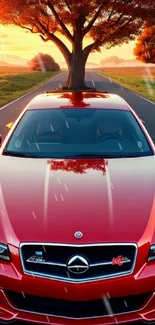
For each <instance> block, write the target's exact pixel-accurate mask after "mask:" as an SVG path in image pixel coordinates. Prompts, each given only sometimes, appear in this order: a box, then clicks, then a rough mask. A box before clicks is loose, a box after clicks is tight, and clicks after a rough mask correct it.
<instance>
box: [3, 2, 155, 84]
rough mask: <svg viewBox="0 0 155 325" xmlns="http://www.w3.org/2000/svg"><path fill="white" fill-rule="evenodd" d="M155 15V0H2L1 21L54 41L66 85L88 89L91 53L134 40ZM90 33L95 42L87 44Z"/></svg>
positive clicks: (44, 39) (45, 40)
mask: <svg viewBox="0 0 155 325" xmlns="http://www.w3.org/2000/svg"><path fill="white" fill-rule="evenodd" d="M154 16H155V0H59V1H58V0H24V1H23V0H0V23H2V24H15V25H17V26H20V27H21V28H25V29H28V30H29V31H30V32H32V33H39V34H40V36H41V38H42V40H43V41H44V42H47V41H52V42H53V43H54V44H55V45H56V46H57V47H58V48H59V50H60V51H61V53H62V54H63V56H64V58H65V60H66V63H67V66H68V71H69V75H68V80H67V83H66V87H69V88H72V89H83V88H85V82H84V77H85V65H86V61H87V59H88V56H89V54H90V53H91V52H93V51H99V50H100V48H101V46H105V47H107V48H110V47H112V46H115V45H121V44H123V43H124V42H126V43H127V42H128V41H130V40H134V39H135V36H137V35H139V34H140V32H141V29H142V26H143V22H144V20H145V19H150V18H151V17H154ZM60 34H62V35H63V36H65V37H66V39H67V40H68V41H69V42H70V45H71V50H70V48H68V46H67V45H66V44H65V43H64V42H63V41H62V39H61V38H60V37H59V35H60ZM88 35H89V36H91V39H92V41H91V42H90V44H89V45H87V46H86V47H84V46H83V40H84V38H85V37H86V36H88Z"/></svg>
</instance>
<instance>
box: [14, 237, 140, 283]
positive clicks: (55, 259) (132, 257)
mask: <svg viewBox="0 0 155 325" xmlns="http://www.w3.org/2000/svg"><path fill="white" fill-rule="evenodd" d="M43 247H44V248H45V249H43ZM35 251H40V252H41V251H42V254H43V256H44V257H43V260H38V261H36V262H35V261H33V256H34V254H35ZM77 254H78V255H81V256H83V257H85V258H86V259H87V260H88V261H89V270H88V271H86V272H85V273H84V274H73V273H69V271H68V269H67V266H66V264H67V261H68V259H70V258H71V257H73V256H74V255H77ZM120 255H122V256H124V257H125V258H126V260H124V261H122V265H121V266H118V265H112V258H117V257H118V256H120ZM20 256H21V262H22V266H23V270H24V273H26V274H30V275H36V276H39V277H46V278H51V279H57V280H59V281H67V282H78V283H80V282H88V281H95V280H99V279H106V278H112V277H116V276H124V275H128V274H131V273H132V272H133V270H134V266H135V262H136V256H137V245H136V244H134V243H131V244H130V243H113V244H112V243H110V244H90V245H88V244H86V245H69V244H68V245H67V244H52V243H51V244H50V243H22V244H21V246H20ZM108 257H109V258H108ZM29 258H30V261H28V262H27V260H28V259H29ZM31 258H32V260H31Z"/></svg>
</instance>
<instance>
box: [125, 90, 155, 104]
mask: <svg viewBox="0 0 155 325" xmlns="http://www.w3.org/2000/svg"><path fill="white" fill-rule="evenodd" d="M129 90H130V89H129ZM132 93H133V94H134V95H136V96H138V97H140V98H142V99H144V100H146V101H147V102H149V103H150V104H153V105H155V103H154V102H152V101H151V100H150V99H147V98H145V97H143V96H141V95H139V94H137V93H135V92H134V91H132Z"/></svg>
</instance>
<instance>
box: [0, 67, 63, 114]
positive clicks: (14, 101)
mask: <svg viewBox="0 0 155 325" xmlns="http://www.w3.org/2000/svg"><path fill="white" fill-rule="evenodd" d="M61 74H62V72H61V73H59V74H57V75H56V76H55V77H53V78H52V79H50V80H48V81H47V82H45V83H44V84H43V85H41V86H39V87H37V88H35V89H33V90H31V91H29V92H28V93H26V94H24V95H22V96H21V97H18V98H16V99H14V100H13V101H12V102H10V103H8V104H6V105H4V106H2V107H1V108H0V111H1V110H2V109H4V108H6V107H8V106H10V105H12V104H13V103H16V102H17V101H18V100H20V99H21V98H24V97H26V96H27V95H29V94H33V93H34V92H35V91H36V90H39V89H40V88H42V87H43V86H45V85H47V84H48V83H50V82H51V81H53V80H54V79H56V78H57V77H58V76H60V75H61Z"/></svg>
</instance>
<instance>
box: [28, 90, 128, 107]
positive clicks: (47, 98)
mask: <svg viewBox="0 0 155 325" xmlns="http://www.w3.org/2000/svg"><path fill="white" fill-rule="evenodd" d="M59 108H63V109H65V108H79V109H80V108H89V109H90V108H92V109H93V108H97V109H119V110H128V111H129V110H130V106H129V105H128V104H127V103H126V102H125V100H124V99H123V98H122V97H120V96H119V95H116V94H109V93H106V92H100V91H94V92H93V91H92V92H90V91H88V92H87V91H85V92H80V91H77V92H71V91H59V92H58V91H54V92H49V93H44V94H40V95H38V96H36V97H34V98H33V99H32V100H31V102H30V103H29V104H28V106H27V110H42V109H59Z"/></svg>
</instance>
